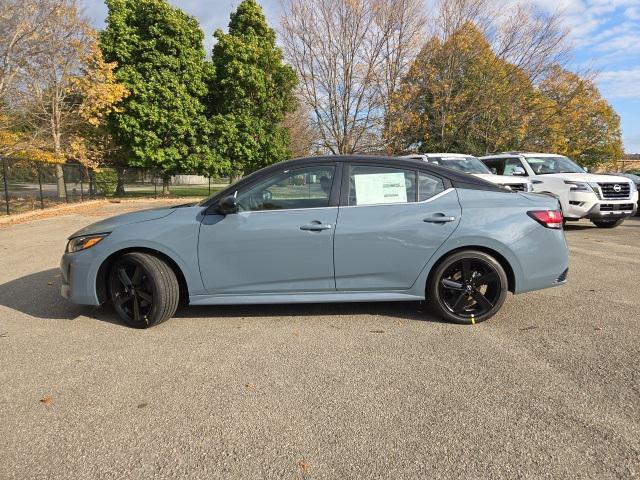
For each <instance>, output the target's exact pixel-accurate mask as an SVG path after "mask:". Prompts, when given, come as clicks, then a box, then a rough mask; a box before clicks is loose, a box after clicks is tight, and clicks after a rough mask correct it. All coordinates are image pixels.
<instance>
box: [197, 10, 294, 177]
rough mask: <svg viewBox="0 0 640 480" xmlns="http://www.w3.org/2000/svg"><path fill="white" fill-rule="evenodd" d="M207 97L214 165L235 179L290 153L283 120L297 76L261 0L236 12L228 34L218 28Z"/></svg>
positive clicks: (291, 98) (291, 101) (292, 99)
mask: <svg viewBox="0 0 640 480" xmlns="http://www.w3.org/2000/svg"><path fill="white" fill-rule="evenodd" d="M214 37H215V38H216V40H217V42H216V44H215V46H214V48H213V54H212V63H213V69H212V75H211V77H210V79H209V95H208V98H207V105H208V115H209V122H210V127H211V135H210V138H211V143H210V145H211V148H212V150H213V151H215V152H216V155H215V157H211V162H213V166H214V167H215V166H216V165H219V164H221V163H223V162H226V168H227V171H229V172H230V175H231V177H232V179H233V178H237V177H239V176H241V175H243V174H244V173H245V172H247V171H250V170H254V169H257V168H260V167H263V166H265V165H269V164H271V163H274V162H277V161H280V160H283V159H285V158H286V157H287V156H288V155H289V151H288V144H289V138H288V133H287V130H286V129H285V128H283V126H282V125H281V122H282V121H283V120H284V118H285V115H286V114H287V113H288V112H292V111H293V110H294V109H295V105H296V102H295V97H294V94H293V91H294V88H295V86H296V83H297V81H296V76H295V73H294V72H293V70H292V69H291V67H289V66H288V65H286V64H284V63H283V60H282V52H281V50H280V49H279V48H278V47H277V46H276V34H275V32H274V31H273V29H271V28H270V27H269V26H268V25H267V22H266V19H265V17H264V14H263V12H262V8H261V7H260V5H258V3H257V2H256V0H243V1H242V2H241V3H240V5H239V6H238V8H237V10H236V11H235V12H233V13H232V14H231V21H230V23H229V33H224V32H223V31H222V30H216V32H215V33H214Z"/></svg>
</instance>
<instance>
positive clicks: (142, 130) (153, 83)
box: [100, 0, 210, 193]
mask: <svg viewBox="0 0 640 480" xmlns="http://www.w3.org/2000/svg"><path fill="white" fill-rule="evenodd" d="M106 3H107V7H108V9H109V13H108V15H107V27H106V29H105V30H104V31H103V32H101V35H100V42H101V48H102V51H103V53H104V57H105V60H106V61H107V62H116V64H117V68H116V77H117V79H118V80H119V81H120V82H121V83H122V84H123V85H124V86H125V87H126V88H127V90H128V91H129V96H128V97H127V98H126V99H125V100H124V101H123V102H122V104H121V105H120V108H119V110H118V111H115V112H113V113H112V114H111V115H110V118H109V128H110V130H111V131H112V133H113V134H114V136H115V137H116V140H117V141H118V143H120V144H122V145H126V146H127V149H128V150H129V152H128V163H129V165H130V166H140V167H153V168H156V169H157V170H159V171H160V172H161V174H162V176H163V180H164V189H163V191H164V193H167V192H168V179H169V176H170V175H171V174H173V173H178V172H192V171H197V170H199V169H200V167H201V166H202V165H203V164H206V163H207V162H210V153H209V150H208V147H207V140H206V133H207V128H208V124H207V122H206V117H205V115H204V113H205V112H204V104H203V102H202V99H203V97H204V96H205V95H206V92H207V86H206V82H205V75H206V70H207V67H206V63H205V61H204V59H205V51H204V47H203V38H204V37H203V34H202V31H201V30H200V28H199V26H198V22H197V20H196V19H195V18H193V17H191V16H189V15H187V14H185V13H184V12H183V11H182V10H180V9H178V8H174V7H172V6H170V5H169V4H168V3H167V1H166V0H106Z"/></svg>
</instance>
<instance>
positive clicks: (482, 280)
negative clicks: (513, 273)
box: [474, 271, 498, 285]
mask: <svg viewBox="0 0 640 480" xmlns="http://www.w3.org/2000/svg"><path fill="white" fill-rule="evenodd" d="M496 280H498V274H497V273H496V272H493V271H491V272H489V273H485V274H484V275H481V276H479V277H477V278H476V279H475V280H474V283H475V284H476V285H487V284H488V283H493V282H495V281H496Z"/></svg>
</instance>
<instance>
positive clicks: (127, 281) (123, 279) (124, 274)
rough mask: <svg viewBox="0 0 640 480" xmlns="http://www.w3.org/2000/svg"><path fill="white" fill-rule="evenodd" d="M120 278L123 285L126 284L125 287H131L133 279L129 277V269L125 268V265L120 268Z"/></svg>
mask: <svg viewBox="0 0 640 480" xmlns="http://www.w3.org/2000/svg"><path fill="white" fill-rule="evenodd" d="M118 278H119V279H120V282H121V283H122V285H124V286H125V287H131V285H132V283H131V279H130V278H129V275H128V274H127V271H126V270H125V269H124V267H121V268H119V269H118Z"/></svg>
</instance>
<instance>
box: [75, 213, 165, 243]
mask: <svg viewBox="0 0 640 480" xmlns="http://www.w3.org/2000/svg"><path fill="white" fill-rule="evenodd" d="M173 212H175V207H163V208H152V209H149V210H140V211H137V212H131V213H123V214H122V215H116V216H115V217H110V218H106V219H104V220H100V221H99V222H96V223H92V224H91V225H88V226H86V227H84V228H82V229H80V230H78V231H77V232H75V233H74V234H73V235H71V236H70V237H69V238H74V237H80V236H82V235H92V234H95V233H110V232H112V231H113V230H114V229H115V228H117V227H120V226H122V225H129V224H131V223H140V222H148V221H149V220H158V219H159V218H164V217H166V216H167V215H170V214H172V213H173Z"/></svg>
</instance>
